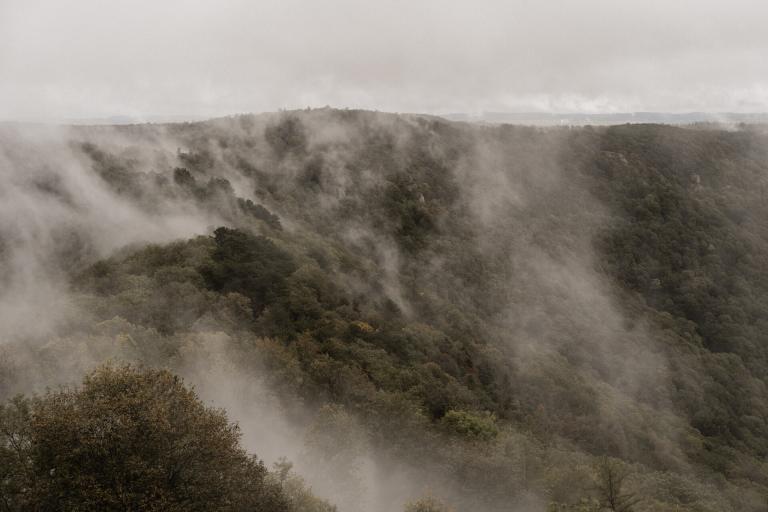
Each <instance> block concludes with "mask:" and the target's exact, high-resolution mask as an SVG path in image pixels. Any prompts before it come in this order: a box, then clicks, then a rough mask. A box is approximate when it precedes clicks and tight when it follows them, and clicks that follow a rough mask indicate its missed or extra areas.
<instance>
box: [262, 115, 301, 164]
mask: <svg viewBox="0 0 768 512" xmlns="http://www.w3.org/2000/svg"><path fill="white" fill-rule="evenodd" d="M264 138H265V139H266V140H267V142H268V143H269V145H270V147H271V148H272V151H274V152H275V154H276V155H277V156H278V157H279V158H285V157H286V156H287V155H290V154H293V155H297V156H299V155H301V154H302V153H304V151H305V150H306V148H307V135H306V132H305V129H304V125H303V123H302V122H301V119H299V118H298V117H296V116H294V115H290V114H288V115H285V116H282V117H281V118H280V119H279V120H278V121H277V122H276V123H274V124H272V125H270V126H268V127H267V128H266V130H264Z"/></svg>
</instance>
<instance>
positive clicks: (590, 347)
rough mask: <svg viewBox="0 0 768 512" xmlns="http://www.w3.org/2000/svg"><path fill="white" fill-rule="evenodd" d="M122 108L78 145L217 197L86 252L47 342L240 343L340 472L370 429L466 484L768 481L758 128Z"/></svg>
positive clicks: (425, 475) (696, 494)
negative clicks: (185, 215) (96, 255)
mask: <svg viewBox="0 0 768 512" xmlns="http://www.w3.org/2000/svg"><path fill="white" fill-rule="evenodd" d="M104 132H105V130H102V129H99V128H89V129H81V130H80V131H79V132H76V133H75V135H76V137H74V140H76V142H75V143H73V146H74V147H75V149H76V150H77V151H81V150H82V154H83V155H84V156H83V158H84V159H85V161H86V162H88V165H90V166H92V168H93V170H94V172H95V173H96V174H97V175H98V176H100V179H102V180H103V181H104V183H105V184H106V186H108V187H111V188H112V189H113V190H114V191H115V192H116V193H118V194H120V195H121V196H127V197H130V198H131V201H134V202H135V203H136V204H140V205H142V207H143V208H146V209H147V210H162V209H163V208H168V206H167V205H170V204H173V205H177V206H175V207H176V208H182V209H185V210H194V211H198V212H205V214H206V215H210V216H211V218H212V219H214V224H213V226H212V228H211V231H210V232H209V233H208V234H207V235H203V236H199V237H196V238H192V239H189V240H186V241H184V240H182V241H177V242H173V243H170V244H160V245H149V246H146V247H127V248H125V249H123V250H122V251H120V252H118V253H117V254H115V255H113V256H111V257H108V258H104V259H101V260H100V261H97V262H87V261H86V262H83V261H82V258H80V259H79V260H78V261H79V263H80V264H78V265H70V264H69V263H67V264H66V265H65V266H66V267H67V268H68V269H70V268H71V269H72V271H71V272H70V282H71V286H72V287H73V289H74V290H75V302H76V305H77V307H78V309H79V310H80V311H82V312H83V313H84V314H83V316H82V318H81V319H80V320H79V322H74V323H73V324H72V325H69V326H68V331H65V332H62V333H61V335H60V336H59V337H58V338H56V339H54V340H49V342H48V343H46V344H45V345H43V346H40V348H39V349H38V351H37V362H36V363H35V364H37V365H39V367H41V368H48V369H50V371H51V372H54V373H55V371H54V370H53V368H57V367H61V366H62V365H64V366H66V365H70V367H71V368H75V369H77V371H82V369H85V368H87V367H88V364H89V363H88V361H99V360H102V359H103V358H105V357H117V358H121V359H128V360H138V361H144V362H147V363H150V364H160V365H164V366H170V367H171V368H173V369H174V370H175V371H179V372H182V373H183V372H185V371H190V364H191V363H190V361H194V362H195V365H199V364H201V363H200V361H201V359H200V358H202V360H206V361H207V362H206V363H205V364H207V365H213V366H215V365H217V364H220V362H219V361H218V358H219V355H217V354H218V352H216V351H223V352H224V353H226V354H227V358H226V359H227V361H229V360H232V361H236V364H234V363H230V362H226V363H225V364H226V365H227V366H226V368H230V366H229V365H232V364H234V366H233V367H236V368H237V371H238V372H239V371H242V372H244V373H246V374H247V373H251V374H254V375H255V374H258V375H259V379H265V380H266V382H267V383H268V386H269V387H270V389H273V390H276V392H277V393H278V394H279V396H280V405H279V407H281V408H283V409H284V411H285V414H286V415H288V416H290V417H292V418H296V419H297V421H298V419H299V418H301V419H302V421H303V420H304V419H306V416H307V415H309V417H310V418H311V420H310V422H311V424H312V425H313V426H312V427H311V428H310V431H311V432H312V433H313V434H312V435H310V436H309V439H310V440H311V443H310V444H311V446H313V450H314V452H312V453H315V455H313V456H311V457H316V458H317V460H318V461H320V462H319V464H321V466H322V465H323V464H325V465H326V466H322V467H327V469H328V471H329V474H330V473H331V471H332V470H333V471H339V470H340V469H341V470H346V471H349V473H350V475H352V474H354V472H355V468H357V467H358V466H359V464H360V460H362V459H361V455H360V452H359V450H362V449H363V448H360V447H361V446H364V447H365V450H369V451H371V452H372V453H376V454H378V455H377V456H380V457H385V458H388V459H392V460H395V459H396V460H399V461H401V462H403V463H405V464H406V465H407V466H408V467H418V468H419V469H420V473H421V474H420V478H421V479H422V480H423V481H424V482H427V483H429V484H431V485H432V486H433V487H434V488H435V489H436V490H437V491H439V493H438V494H439V496H440V497H441V498H444V499H445V500H446V501H447V502H449V503H451V504H452V505H454V506H455V507H456V508H457V509H460V510H465V509H466V510H470V509H482V510H506V509H508V507H509V506H510V503H512V504H518V505H519V506H530V505H531V503H533V502H534V501H537V500H539V501H540V502H543V503H546V504H549V506H550V507H551V508H552V509H553V510H571V509H572V510H596V509H597V508H599V507H600V506H604V507H609V508H610V507H611V506H612V505H611V504H610V501H611V500H614V504H613V506H614V508H615V507H616V506H618V505H616V504H617V503H618V504H621V503H624V504H626V505H627V507H628V508H627V509H629V508H631V509H632V510H677V509H679V510H729V509H730V510H759V509H760V507H762V505H763V503H764V500H763V498H762V496H763V495H765V494H766V489H768V472H766V470H765V468H764V466H763V463H762V459H763V457H764V456H765V453H766V449H768V446H767V445H766V444H765V443H766V441H765V439H767V438H768V436H767V435H766V434H768V426H767V425H766V421H768V411H766V410H765V408H766V405H765V404H766V403H768V397H767V396H765V394H766V391H765V377H766V376H765V370H766V368H768V366H766V359H765V354H766V348H765V347H766V346H765V343H764V341H765V339H764V338H765V329H763V328H762V327H763V326H765V323H766V311H768V310H767V309H766V308H765V307H763V306H765V305H766V300H768V282H766V276H768V272H766V271H768V268H766V267H768V261H767V260H766V258H764V257H762V255H763V254H766V251H765V249H767V248H768V247H766V244H768V229H767V225H766V223H765V219H766V218H768V217H766V215H765V214H766V213H768V212H767V211H766V199H765V197H764V193H763V189H764V185H765V183H766V181H767V180H768V174H766V173H767V172H768V158H766V154H765V151H764V149H762V148H764V147H765V142H766V141H765V136H764V135H761V134H759V133H758V132H754V131H738V132H723V131H716V130H695V129H683V128H673V127H664V126H654V125H635V126H617V127H610V128H600V129H595V128H589V127H587V128H582V129H546V130H542V129H534V128H525V127H512V126H500V127H478V126H472V125H463V124H457V123H448V122H445V121H443V120H440V119H437V118H427V117H418V116H394V115H389V114H378V113H371V112H358V111H334V110H319V111H311V112H292V113H283V114H278V115H273V116H240V117H236V118H229V119H222V120H215V121H210V122H206V123H195V124H185V125H169V126H166V127H162V128H160V127H152V126H135V127H125V128H119V129H114V131H113V130H112V129H110V130H109V133H104ZM158 141H162V144H159V143H158ZM144 146H147V147H149V148H156V149H155V150H154V152H153V151H150V150H143V149H142V148H144ZM167 147H172V148H173V150H172V151H170V152H169V151H168V150H167ZM144 149H145V148H144ZM49 188H54V189H55V183H54V184H53V185H50V184H49ZM247 198H251V199H247ZM218 226H224V227H218ZM62 254H64V255H65V256H66V257H68V258H74V259H77V258H78V257H77V254H79V253H74V254H75V255H74V256H73V252H72V251H66V252H64V253H62ZM214 339H215V340H216V342H215V344H213V343H214V341H213V340H214ZM211 346H215V347H219V348H217V349H216V351H214V349H212V348H211ZM6 352H8V351H6ZM8 353H10V352H8ZM73 354H74V355H73ZM208 359H213V361H208ZM77 360H79V361H81V362H77ZM222 364H224V363H222ZM23 368H24V365H23V364H22V363H21V362H19V361H18V360H15V359H14V358H13V357H12V354H11V356H9V357H8V359H7V360H6V362H5V363H4V365H3V374H1V375H0V376H1V377H2V378H3V379H5V380H4V382H8V383H16V384H15V386H16V387H18V388H21V389H19V390H21V391H23V390H24V389H23V386H22V385H21V384H19V383H23V382H24V378H23V376H22V375H20V374H21V373H23V372H24V369H23ZM13 387H14V386H10V385H9V389H11V388H13ZM351 425H355V426H354V428H353V427H351ZM353 438H354V439H358V440H359V441H356V442H350V439H353ZM308 457H310V456H309V455H308ZM311 457H310V458H311ZM297 462H298V461H297ZM342 473H343V471H342ZM619 477H620V478H619ZM616 478H619V480H620V487H621V488H618V487H615V486H616ZM339 479H343V477H340V478H339ZM612 479H613V480H612ZM352 480H353V478H351V477H350V481H352ZM611 482H613V483H611ZM611 486H614V487H611ZM348 491H349V496H347V497H346V498H343V499H347V498H348V501H347V503H352V502H354V500H355V499H357V498H356V497H355V492H356V491H354V490H348ZM345 492H346V491H345ZM606 496H608V498H606ZM411 498H412V496H403V497H402V499H400V500H399V501H400V502H403V501H407V500H408V499H411ZM606 500H607V501H606ZM430 503H431V502H430V500H429V499H424V500H422V501H421V502H414V505H413V507H418V506H423V507H433V508H435V507H439V506H441V505H439V504H430ZM433 505H434V506H433ZM437 509H439V508H437ZM414 510H421V509H418V508H414ZM426 510H430V509H429V508H426Z"/></svg>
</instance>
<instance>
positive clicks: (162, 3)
mask: <svg viewBox="0 0 768 512" xmlns="http://www.w3.org/2000/svg"><path fill="white" fill-rule="evenodd" d="M326 104H328V105H331V106H337V107H362V108H371V109H379V110H387V111H398V112H405V111H408V112H430V113H449V112H469V113H475V112H481V111H514V112H520V111H558V112H564V111H568V112H606V111H607V112H626V111H641V110H642V111H671V112H685V111H713V112H717V111H737V112H754V111H766V110H768V2H766V1H765V0H727V1H726V0H723V1H711V0H690V1H682V0H642V1H635V0H551V1H547V0H536V1H534V0H530V1H526V0H499V1H490V0H489V1H482V0H473V1H464V2H458V1H456V2H454V1H449V0H435V1H419V0H404V1H390V0H376V1H367V0H357V1H353V0H349V1H346V0H328V1H325V0H304V1H297V0H275V1H272V0H250V1H239V0H232V1H228V0H215V1H214V0H210V1H170V0H130V1H123V0H53V1H38V0H0V119H62V118H90V117H104V116H113V115H127V116H137V117H142V116H151V115H158V116H167V115H177V114H181V115H198V116H212V115H222V114H230V113H237V112H258V111H266V110H270V111H271V110H277V109H280V108H295V107H305V106H313V107H316V106H323V105H326Z"/></svg>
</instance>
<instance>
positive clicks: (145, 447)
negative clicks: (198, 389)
mask: <svg viewBox="0 0 768 512" xmlns="http://www.w3.org/2000/svg"><path fill="white" fill-rule="evenodd" d="M0 425H1V426H2V429H1V432H2V438H1V440H0V460H2V461H3V464H2V469H1V471H3V472H4V474H3V480H2V482H1V483H0V498H2V503H3V510H8V511H26V510H30V511H31V510H61V511H74V510H105V511H109V510H115V511H117V510H120V511H137V512H138V511H145V510H157V511H160V510H163V511H195V510H199V511H204V510H205V511H208V510H217V511H246V510H247V511H263V512H279V511H289V510H291V509H290V507H289V502H288V499H287V498H286V496H284V495H283V493H282V491H281V489H280V487H279V486H277V485H275V484H274V483H272V482H271V481H269V480H268V478H267V470H266V469H265V467H264V465H263V464H262V463H261V462H260V461H258V460H257V459H256V458H255V457H252V456H249V455H247V454H246V453H245V451H244V450H243V449H242V448H240V446H239V440H240V432H239V430H238V427H237V426H236V425H234V424H231V423H229V422H228V420H227V418H226V416H225V414H224V413H223V412H222V411H219V410H215V409H210V408H207V407H205V406H204V405H203V403H202V402H201V401H200V400H199V399H198V398H197V397H196V396H195V394H194V393H193V392H192V391H190V390H189V389H187V388H186V387H184V385H183V383H182V382H181V381H180V380H179V378H178V377H175V376H173V375H172V374H171V373H170V372H167V371H163V370H138V369H135V368H132V367H118V368H116V367H104V368H100V369H98V370H96V371H95V372H93V373H91V374H90V375H88V376H86V378H85V379H84V381H83V385H82V387H80V388H77V389H72V390H63V391H57V392H48V393H47V394H46V395H44V396H42V397H35V398H32V399H21V398H19V399H16V400H14V401H13V402H11V403H9V404H8V405H5V406H2V408H0Z"/></svg>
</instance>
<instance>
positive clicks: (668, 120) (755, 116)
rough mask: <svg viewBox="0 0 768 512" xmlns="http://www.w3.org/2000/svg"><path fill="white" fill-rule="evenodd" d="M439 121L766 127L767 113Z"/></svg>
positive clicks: (532, 115)
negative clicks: (709, 124)
mask: <svg viewBox="0 0 768 512" xmlns="http://www.w3.org/2000/svg"><path fill="white" fill-rule="evenodd" d="M443 117H445V118H446V119H450V120H452V121H470V122H484V123H494V124H501V123H508V124H524V125H535V126H540V125H543V126H558V125H562V126H569V125H570V126H584V125H616V124H626V123H632V124H645V123H652V124H673V125H686V124H694V123H717V124H725V125H737V124H740V123H747V124H754V123H759V124H763V123H768V113H764V112H760V113H757V112H756V113H735V112H686V113H670V112H621V113H611V114H608V113H603V114H599V113H598V114H582V113H566V112H555V113H552V112H483V113H481V114H463V113H453V114H445V115H444V116H443Z"/></svg>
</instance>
